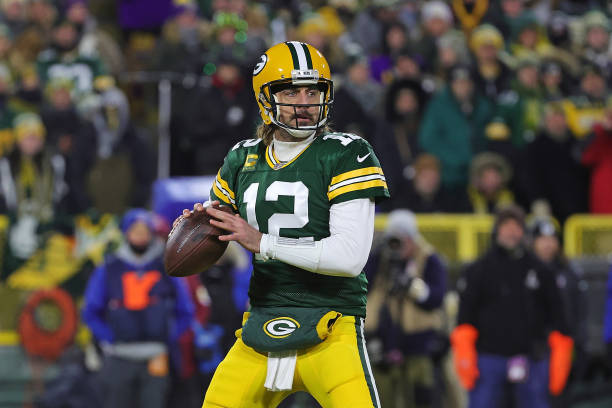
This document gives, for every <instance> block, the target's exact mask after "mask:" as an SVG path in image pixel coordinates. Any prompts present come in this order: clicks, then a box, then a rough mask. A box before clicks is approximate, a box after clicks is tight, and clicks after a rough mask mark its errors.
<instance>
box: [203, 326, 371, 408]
mask: <svg viewBox="0 0 612 408" xmlns="http://www.w3.org/2000/svg"><path fill="white" fill-rule="evenodd" d="M266 370H267V355H266V354H262V353H259V352H257V351H255V350H254V349H252V348H250V347H248V346H246V345H245V344H244V343H243V341H242V339H240V338H238V339H237V340H236V343H235V344H234V346H233V347H232V348H231V349H230V351H229V352H228V353H227V356H226V357H225V359H224V360H223V361H222V362H221V364H219V367H217V371H216V372H215V375H214V376H213V379H212V381H211V383H210V386H209V387H208V390H207V392H206V396H205V397H204V404H203V406H202V407H203V408H220V407H222V408H259V407H261V408H268V407H271V408H273V407H276V406H277V405H278V404H279V403H280V402H281V401H282V400H283V399H285V398H286V397H287V396H289V395H290V394H292V393H294V392H297V391H306V392H308V393H309V394H310V395H312V396H313V397H314V398H315V399H316V400H317V401H318V402H319V404H321V406H322V407H323V408H348V407H350V408H380V403H379V400H378V393H377V391H376V384H375V383H374V377H373V376H372V370H371V368H370V361H369V359H368V354H367V351H366V348H365V342H364V339H363V319H361V318H358V317H354V316H343V317H341V318H340V319H339V320H338V321H337V322H336V324H334V327H333V329H332V332H331V334H330V335H329V336H328V337H327V339H325V340H324V341H323V342H322V343H320V344H317V345H316V346H313V347H310V348H307V349H304V350H300V351H298V354H297V362H296V366H295V374H294V378H293V388H292V390H291V391H275V392H273V391H269V390H267V389H266V388H264V382H265V379H266Z"/></svg>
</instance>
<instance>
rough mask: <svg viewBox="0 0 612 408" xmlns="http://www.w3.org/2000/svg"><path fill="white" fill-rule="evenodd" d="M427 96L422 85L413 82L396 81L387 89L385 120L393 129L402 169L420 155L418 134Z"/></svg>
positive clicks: (395, 146)
mask: <svg viewBox="0 0 612 408" xmlns="http://www.w3.org/2000/svg"><path fill="white" fill-rule="evenodd" d="M425 103H426V95H425V92H424V91H423V89H422V88H421V84H420V83H418V82H414V81H411V80H406V79H405V80H400V81H395V82H393V83H392V84H391V85H389V87H388V88H387V95H386V98H385V119H386V120H387V121H388V122H389V124H391V126H392V128H393V134H392V138H393V141H394V143H393V145H394V150H395V151H396V152H398V153H399V156H400V159H401V160H400V163H401V164H402V168H405V167H406V166H408V165H409V164H410V163H412V161H413V160H414V158H415V157H416V155H417V154H418V153H419V146H418V132H419V125H420V120H421V114H422V112H423V110H424V106H425Z"/></svg>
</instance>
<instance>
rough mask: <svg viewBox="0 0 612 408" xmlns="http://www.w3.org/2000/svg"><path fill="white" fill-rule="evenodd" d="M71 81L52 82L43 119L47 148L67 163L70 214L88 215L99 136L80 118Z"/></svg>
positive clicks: (49, 85) (49, 86)
mask: <svg viewBox="0 0 612 408" xmlns="http://www.w3.org/2000/svg"><path fill="white" fill-rule="evenodd" d="M72 86H73V84H72V82H71V81H69V80H66V79H61V78H57V79H52V80H51V81H49V82H48V83H47V86H46V89H45V95H46V100H47V104H46V105H44V106H43V107H42V109H41V116H42V120H43V123H44V124H45V128H46V129H47V142H46V143H47V145H48V146H50V147H51V148H52V149H53V150H54V151H56V152H57V153H59V154H60V155H62V157H63V158H64V160H65V162H66V179H67V181H68V184H69V186H70V192H71V195H70V198H71V200H70V202H68V203H66V211H67V212H68V213H69V214H78V213H82V212H85V211H86V210H87V209H88V208H89V205H90V202H89V197H88V196H87V189H86V187H85V186H86V184H85V180H86V177H87V174H88V173H89V170H90V169H91V166H92V165H93V163H94V162H95V157H96V134H95V130H94V128H93V126H92V125H91V124H90V123H89V122H86V121H85V120H83V119H82V118H81V116H80V115H79V113H78V112H77V110H76V107H75V106H74V103H73V101H72V95H71V90H72Z"/></svg>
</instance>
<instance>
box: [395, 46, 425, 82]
mask: <svg viewBox="0 0 612 408" xmlns="http://www.w3.org/2000/svg"><path fill="white" fill-rule="evenodd" d="M423 66H424V63H423V61H422V58H421V56H420V55H418V54H417V53H416V52H415V51H414V49H413V47H411V46H408V47H405V48H404V49H402V50H400V52H399V53H398V54H397V55H396V56H395V59H394V60H393V66H392V68H391V72H390V73H388V74H391V75H387V76H388V77H393V78H394V79H395V80H401V79H411V80H413V81H421V80H422V79H423V80H424V78H425V77H426V76H425V75H424V74H423V73H422V72H421V69H422V67H423Z"/></svg>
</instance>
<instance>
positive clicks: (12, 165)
mask: <svg viewBox="0 0 612 408" xmlns="http://www.w3.org/2000/svg"><path fill="white" fill-rule="evenodd" d="M13 129H14V134H15V139H16V141H17V142H16V147H17V148H16V149H14V150H13V151H12V152H11V153H10V154H9V155H8V156H6V157H4V158H2V159H0V180H2V183H0V213H2V214H8V215H9V216H10V218H11V225H10V226H9V232H8V243H9V247H8V248H9V256H8V257H6V258H7V259H8V263H7V264H5V266H4V269H5V270H6V271H7V272H12V271H14V270H15V269H16V268H17V267H18V266H19V265H21V264H22V263H23V262H25V261H26V260H27V259H28V258H29V257H30V256H31V255H32V254H33V253H34V251H35V250H36V249H37V248H38V246H39V239H40V235H39V231H41V230H43V227H49V226H50V225H52V223H53V222H55V221H56V218H57V216H58V213H59V212H61V210H62V205H63V203H64V200H65V198H66V195H67V194H68V188H67V185H66V182H65V162H64V160H63V159H62V157H61V156H59V155H56V154H53V153H52V152H51V151H50V150H49V149H45V146H44V143H45V142H44V140H45V132H46V131H45V127H44V125H43V123H42V121H41V119H40V117H39V116H38V115H36V114H33V113H22V114H19V115H17V116H16V117H15V119H14V122H13ZM9 258H10V259H9Z"/></svg>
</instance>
